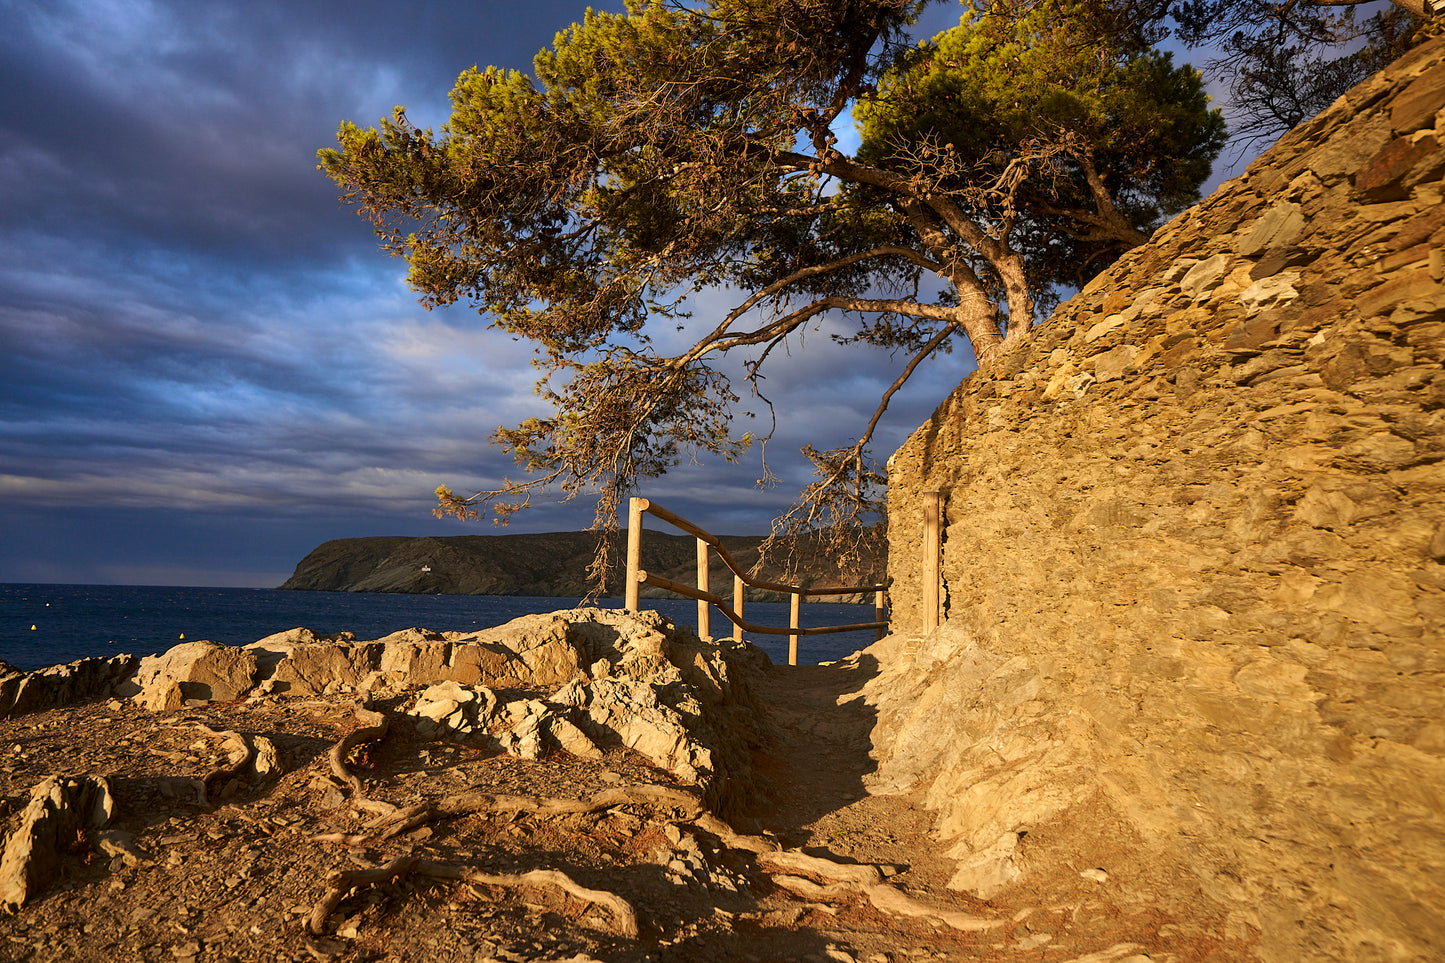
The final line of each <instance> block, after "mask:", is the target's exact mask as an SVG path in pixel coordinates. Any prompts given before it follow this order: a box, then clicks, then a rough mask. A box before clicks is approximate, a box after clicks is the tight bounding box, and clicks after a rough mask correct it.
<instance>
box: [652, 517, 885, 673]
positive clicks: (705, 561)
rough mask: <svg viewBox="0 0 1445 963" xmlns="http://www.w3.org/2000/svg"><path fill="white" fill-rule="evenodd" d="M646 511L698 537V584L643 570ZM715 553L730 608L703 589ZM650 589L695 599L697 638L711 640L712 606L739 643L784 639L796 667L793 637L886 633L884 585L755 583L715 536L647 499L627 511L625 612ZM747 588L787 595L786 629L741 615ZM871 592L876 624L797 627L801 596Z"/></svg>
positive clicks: (717, 596) (796, 657) (789, 661)
mask: <svg viewBox="0 0 1445 963" xmlns="http://www.w3.org/2000/svg"><path fill="white" fill-rule="evenodd" d="M644 512H646V513H647V514H649V515H653V516H655V517H657V518H660V519H662V520H663V521H665V522H667V523H668V524H670V525H672V526H673V527H675V528H679V529H681V530H682V531H684V532H687V533H688V534H689V535H692V536H693V537H694V538H696V539H697V586H696V587H695V588H694V587H693V586H690V585H684V584H682V583H681V582H674V581H673V580H671V579H667V578H663V577H662V576H660V575H652V574H650V573H648V572H644V571H642V568H641V565H642V515H643V513H644ZM709 548H711V549H715V550H716V551H717V553H718V557H719V558H721V559H722V562H723V564H724V565H726V566H727V567H728V570H729V571H731V572H732V573H733V601H732V604H731V605H729V604H728V603H727V600H726V599H724V598H723V597H722V596H721V595H714V594H713V593H712V592H711V591H709V586H708V567H709V564H710V562H709V556H708V549H709ZM644 583H646V584H647V585H654V586H656V587H657V588H660V589H665V590H667V591H669V592H676V593H677V594H678V595H685V596H687V597H688V598H691V599H696V600H697V634H698V637H699V638H703V639H707V638H711V637H712V632H711V626H710V625H709V615H710V613H709V611H708V607H709V606H713V607H715V608H716V609H717V610H718V611H719V612H721V613H722V614H723V615H724V616H725V617H726V618H727V619H728V621H730V622H732V624H733V638H734V639H737V640H738V641H742V637H743V632H752V633H753V634H755V635H786V636H788V665H797V664H798V637H799V636H802V635H826V634H828V633H833V632H859V631H864V630H866V629H874V630H876V631H877V633H878V638H880V639H881V638H883V636H884V634H886V632H887V630H888V619H887V614H886V612H885V611H884V597H883V593H884V590H885V588H886V586H883V585H859V586H855V587H852V588H802V587H801V586H797V585H779V584H777V583H775V582H764V581H762V580H761V579H755V578H753V577H751V576H750V575H748V574H747V573H746V572H744V571H743V570H742V568H741V567H740V566H739V565H738V563H737V562H736V561H734V560H733V557H732V556H731V555H729V554H728V550H727V549H726V548H724V547H723V544H722V542H721V541H720V540H719V539H718V537H717V536H716V535H713V534H710V533H709V532H705V531H703V530H702V529H701V528H698V527H697V526H696V525H694V524H692V523H691V522H689V521H688V520H687V519H685V518H682V517H681V516H679V515H674V514H673V513H672V512H670V511H668V510H667V509H665V508H663V507H662V506H661V505H655V504H653V503H652V502H650V501H648V500H647V499H646V498H634V499H632V501H631V503H630V505H629V508H628V512H627V599H626V603H625V604H626V606H627V609H628V610H629V611H632V612H636V611H637V610H638V603H639V598H640V589H641V586H642V585H643V584H644ZM747 586H752V587H753V588H756V589H761V590H763V591H766V592H779V593H782V594H785V595H788V596H789V598H790V600H791V602H792V605H791V615H790V617H789V620H788V621H789V625H788V627H787V628H776V627H772V626H766V625H754V624H753V623H751V622H748V621H746V620H745V619H744V617H743V590H744V588H745V587H747ZM867 592H872V593H873V614H874V616H875V621H872V622H860V623H857V624H855V625H828V626H818V627H813V628H802V627H800V626H799V624H798V623H799V615H800V609H801V603H802V600H803V599H804V598H816V597H821V596H829V595H857V594H862V593H867Z"/></svg>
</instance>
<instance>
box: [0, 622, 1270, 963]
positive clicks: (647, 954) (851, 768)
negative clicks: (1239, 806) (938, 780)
mask: <svg viewBox="0 0 1445 963" xmlns="http://www.w3.org/2000/svg"><path fill="white" fill-rule="evenodd" d="M691 644H692V645H693V646H694V647H695V646H696V645H697V643H696V640H693V641H692V643H691ZM590 654H596V653H595V652H592V653H590ZM622 662H623V665H622V666H621V667H625V665H626V663H627V660H626V659H625V658H624V659H623V660H622ZM867 664H868V660H867V658H866V657H865V658H864V659H862V660H857V659H855V660H850V661H846V662H843V663H839V664H837V665H832V666H812V667H799V668H789V667H786V666H766V665H764V664H762V663H761V662H760V661H759V660H756V659H754V658H749V659H746V660H743V661H742V662H735V663H734V664H733V666H732V675H731V677H730V679H729V685H730V686H731V687H732V690H733V691H732V693H731V695H730V696H729V698H728V699H726V700H714V702H715V705H714V708H716V706H717V705H720V704H721V703H722V702H728V703H729V704H731V705H732V706H733V708H734V709H736V708H737V707H738V706H740V705H745V706H747V707H748V713H749V714H750V715H751V716H752V717H753V722H752V723H751V724H746V725H744V728H746V729H747V732H746V733H744V734H743V735H742V736H740V737H737V738H733V739H731V741H730V740H729V739H728V738H723V737H719V736H717V735H716V734H714V735H713V736H712V737H711V738H712V741H713V743H714V744H713V747H712V749H713V755H712V756H709V755H708V754H707V753H706V752H702V753H699V752H698V751H693V752H692V753H691V755H687V758H689V759H692V760H693V762H694V763H697V764H698V765H699V766H702V765H703V762H706V761H707V760H708V759H709V758H711V759H713V778H714V780H717V779H721V778H722V774H723V773H724V769H725V767H724V766H723V765H722V763H721V760H722V758H723V757H724V756H726V755H727V752H726V751H725V746H724V745H723V743H729V744H733V745H739V744H740V745H745V746H746V747H747V752H746V755H747V757H748V761H749V763H750V765H751V771H749V772H747V773H744V772H742V771H741V769H740V768H739V766H740V764H739V763H738V762H737V761H736V760H733V761H732V762H730V763H729V764H728V765H729V766H730V767H731V769H730V770H729V771H728V773H727V778H728V779H729V780H730V781H731V789H729V790H726V791H717V786H716V782H714V785H713V791H706V792H705V791H703V790H702V789H701V788H700V786H701V785H702V784H706V783H707V782H708V779H707V776H708V772H707V771H703V772H701V777H702V778H700V779H699V778H692V777H693V776H695V775H697V773H696V772H694V770H693V769H690V768H689V766H688V765H685V764H680V763H678V764H672V765H668V764H667V763H668V760H669V759H672V760H673V761H674V762H676V760H677V759H680V758H682V755H686V754H678V753H676V752H674V755H673V756H670V757H667V758H663V757H661V756H659V754H658V751H657V749H656V746H655V745H652V744H651V743H649V742H648V741H647V740H646V739H643V738H640V737H635V736H632V737H628V738H627V739H624V740H622V741H623V742H624V743H625V742H628V741H630V742H631V743H632V744H633V748H628V747H627V746H626V745H625V744H618V743H617V742H616V741H612V742H609V741H608V740H607V739H605V738H600V736H601V734H602V730H601V729H600V728H599V727H598V726H595V725H593V724H592V722H590V721H589V719H588V717H587V716H586V715H585V713H583V712H582V710H580V709H576V708H575V707H574V708H573V709H571V710H569V711H570V712H571V716H570V717H571V718H574V719H576V720H577V721H578V723H579V725H581V726H582V727H583V728H584V729H585V730H586V731H587V734H588V736H597V737H599V738H598V739H597V742H596V748H595V749H593V750H589V749H588V748H587V746H588V744H589V740H585V739H584V740H581V741H579V742H578V743H577V744H576V745H575V746H574V748H575V749H576V750H577V753H579V754H574V753H571V752H567V751H563V750H561V749H559V748H557V747H556V746H557V743H556V740H555V738H549V739H546V740H541V741H540V742H536V743H534V744H532V746H531V748H530V749H528V748H527V747H526V746H522V745H521V744H520V740H519V739H518V738H516V737H514V736H509V735H508V732H509V731H520V729H521V728H522V726H520V725H518V724H517V719H518V718H520V717H521V715H522V713H521V712H520V711H519V710H518V711H513V713H512V715H511V717H510V719H509V718H508V717H507V715H506V713H505V712H503V711H501V709H499V710H497V711H496V712H495V713H494V715H493V716H492V717H491V718H492V722H491V723H488V722H487V720H486V718H480V719H473V722H474V723H475V726H474V728H475V730H476V731H473V732H470V733H458V732H457V731H454V730H449V729H448V728H447V727H446V725H444V724H441V723H437V722H436V721H435V720H434V719H432V718H429V717H427V716H425V715H416V714H408V711H407V710H408V709H411V710H416V708H417V706H418V703H419V702H420V703H421V704H422V705H423V706H425V705H426V704H428V703H427V700H426V699H425V698H423V696H424V694H425V693H426V692H427V690H428V689H429V687H428V686H427V685H425V684H421V683H418V684H414V685H409V686H408V685H397V686H395V687H392V688H378V689H377V690H376V691H375V692H374V693H373V694H372V699H371V701H369V703H368V706H369V708H363V709H359V708H358V707H359V700H358V696H357V693H354V692H345V693H342V692H337V693H334V694H330V695H298V696H287V695H277V694H275V693H274V692H259V691H257V692H253V693H252V694H251V696H250V697H248V698H245V699H236V700H233V701H229V702H206V701H203V700H197V699H191V700H188V704H186V705H184V706H182V707H180V708H177V709H173V710H170V711H155V710H152V709H148V708H143V707H142V705H141V701H142V700H139V699H132V700H123V699H120V698H110V699H97V700H91V701H88V702H83V703H81V704H75V705H68V706H61V707H56V708H50V709H46V710H43V711H35V712H29V713H25V714H20V715H13V716H12V717H11V718H8V719H4V720H0V818H3V821H4V828H5V830H6V832H7V834H8V840H7V847H6V855H5V859H4V864H3V865H0V890H4V891H5V892H4V893H0V895H5V898H6V899H7V900H10V899H15V896H14V892H15V890H14V886H13V885H11V888H10V889H8V890H6V889H5V886H6V885H7V884H6V881H5V880H6V879H7V878H8V879H9V880H10V883H11V884H13V881H14V878H15V876H16V866H15V864H16V863H17V860H18V859H19V857H18V856H17V855H16V852H17V844H16V840H17V839H18V838H19V837H20V836H22V835H24V832H23V831H22V826H25V825H30V822H27V812H31V813H33V812H35V811H37V806H38V805H39V804H37V803H35V802H34V801H33V797H32V793H33V792H34V790H35V787H37V786H38V785H40V784H42V783H43V782H44V781H45V780H46V779H47V778H48V777H52V776H57V775H59V776H69V777H80V776H90V777H103V778H104V780H105V787H106V788H107V789H108V792H109V795H110V806H109V810H110V816H109V819H108V820H105V819H100V818H96V819H91V818H90V815H91V810H90V809H89V808H86V807H88V805H89V804H88V803H87V804H86V807H81V806H74V807H72V808H73V809H75V810H76V812H77V813H78V817H79V818H77V819H76V820H72V821H71V822H70V823H65V822H64V821H63V820H62V821H60V822H55V821H53V820H52V822H51V823H49V824H48V825H51V826H52V827H59V828H58V829H56V828H52V829H51V830H50V837H51V838H50V840H49V842H50V845H51V846H52V848H53V850H54V852H55V856H56V859H55V861H54V862H53V863H52V864H50V865H49V866H44V867H42V868H41V871H40V872H38V873H34V874H32V878H30V879H29V880H28V889H29V892H28V895H26V896H25V897H24V898H23V905H18V906H13V905H12V907H11V908H12V910H13V911H12V912H9V913H6V914H4V915H0V960H15V961H22V960H24V961H32V960H33V961H50V960H113V961H129V960H144V961H152V963H156V961H165V963H173V961H177V960H180V961H189V960H196V961H212V960H214V961H231V960H235V961H251V960H267V961H270V960H337V961H351V960H377V961H380V960H398V961H401V960H406V961H411V960H432V961H468V963H470V961H487V960H498V961H523V960H525V961H540V960H557V961H562V960H578V961H584V960H601V961H617V963H623V961H643V960H748V961H763V960H867V961H900V960H927V959H960V960H962V959H968V960H974V959H978V960H1007V961H1025V960H1029V961H1034V960H1037V961H1072V963H1086V961H1087V963H1095V961H1098V963H1106V961H1117V960H1126V961H1131V963H1144V961H1155V963H1163V961H1191V960H1206V959H1208V960H1236V959H1242V958H1248V956H1249V952H1248V948H1247V947H1243V946H1240V945H1235V944H1231V943H1229V942H1228V941H1226V940H1224V939H1222V938H1221V937H1219V936H1218V933H1219V931H1220V926H1219V922H1218V921H1217V920H1214V919H1211V918H1209V917H1208V915H1207V914H1204V913H1203V912H1202V911H1200V910H1199V909H1198V903H1197V899H1196V897H1197V890H1196V888H1195V886H1194V885H1193V884H1192V882H1191V877H1190V876H1189V875H1188V874H1187V873H1186V872H1184V870H1183V868H1182V867H1174V866H1169V865H1161V864H1159V863H1158V862H1157V861H1153V860H1150V859H1148V858H1146V857H1145V856H1144V855H1143V854H1142V850H1141V849H1140V848H1139V847H1138V846H1137V845H1136V843H1135V841H1133V840H1130V839H1128V838H1127V837H1126V836H1125V835H1123V833H1122V831H1121V830H1120V829H1119V825H1118V823H1117V822H1116V821H1112V820H1110V818H1109V816H1108V814H1107V811H1106V810H1105V809H1104V808H1103V807H1102V806H1099V807H1095V808H1092V809H1091V808H1090V807H1082V808H1080V809H1076V810H1075V811H1073V812H1072V813H1071V815H1070V822H1069V823H1067V824H1059V825H1055V826H1052V827H1051V828H1050V829H1049V830H1048V831H1047V832H1044V833H1036V834H1034V835H1045V836H1049V837H1050V838H1043V839H1034V838H1033V837H1032V836H1031V837H1030V838H1028V839H1027V840H1026V841H1025V845H1024V847H1023V853H1022V858H1023V859H1024V860H1025V861H1026V863H1027V867H1028V872H1027V873H1026V875H1025V879H1024V880H1023V881H1022V882H1021V883H1020V884H1018V885H1015V886H1012V887H1009V888H1007V889H1005V890H1004V891H1003V892H1002V893H1001V894H999V895H997V896H995V897H994V899H993V900H992V901H984V900H978V899H972V898H969V897H968V896H966V895H962V894H959V893H957V892H955V891H952V890H949V889H947V888H946V886H945V884H946V883H947V881H948V880H949V878H950V876H951V874H952V872H953V861H952V860H949V859H945V858H943V857H941V856H940V855H939V852H940V849H941V847H940V845H939V844H938V843H937V841H935V840H933V839H932V838H931V837H930V835H929V829H930V826H931V818H930V816H929V814H928V813H927V812H926V811H924V810H923V809H922V808H921V806H920V805H918V800H917V799H916V798H913V797H910V796H908V795H893V796H870V795H869V794H867V793H866V792H865V791H864V789H863V776H864V775H865V773H866V772H867V771H868V770H869V769H870V768H871V762H870V757H869V750H870V746H871V744H870V731H871V728H872V724H871V718H872V717H871V710H870V709H869V707H868V706H867V704H866V702H865V701H864V700H863V699H862V698H860V697H859V690H860V689H861V686H862V683H863V681H864V680H865V677H866V676H867V675H868V671H867V669H866V668H864V667H865V666H866V665H867ZM621 667H620V668H621ZM594 669H595V667H594ZM669 678H671V680H672V681H671V682H670V683H666V685H671V686H672V687H673V688H674V689H675V688H676V687H677V678H676V674H675V673H674V674H673V675H672V676H670V677H669ZM448 685H451V686H455V683H448ZM659 685H662V687H663V688H665V687H666V685H663V684H662V683H659ZM744 690H745V691H744ZM488 691H490V692H492V693H494V696H495V701H496V705H498V706H501V707H503V708H505V707H506V706H507V705H508V704H511V705H514V706H523V705H529V706H531V707H532V710H530V711H536V709H537V707H538V706H543V707H547V706H550V707H552V710H553V711H554V712H556V713H558V714H564V713H562V710H561V709H559V708H557V707H558V706H559V705H560V703H559V702H557V701H556V700H558V699H559V698H562V696H561V694H560V693H559V691H558V690H557V687H556V686H530V687H522V686H517V687H513V688H507V687H505V686H497V687H495V688H493V689H490V690H488ZM659 691H661V689H659ZM548 700H552V701H548ZM574 701H576V700H574ZM434 703H435V699H433V700H432V703H431V704H434ZM589 711H592V710H589ZM430 715H431V716H433V717H440V716H443V715H444V713H442V712H437V711H432V712H431V714H430ZM593 716H594V717H598V716H597V713H596V711H593ZM734 716H736V713H734ZM456 718H457V717H455V716H453V717H452V721H453V722H455V720H456ZM598 718H600V717H598ZM711 718H712V723H711V724H712V725H713V726H714V727H716V726H718V725H720V723H719V722H718V720H719V719H720V718H721V716H719V715H717V714H716V713H714V714H713V715H712V717H711ZM446 721H447V720H446V719H445V718H443V719H442V723H445V722H446ZM523 721H524V722H525V720H523ZM378 723H379V724H378ZM609 724H611V725H613V726H614V727H615V728H616V729H617V730H618V731H624V730H626V727H625V726H622V725H621V724H619V723H616V721H615V720H613V721H612V722H611V723H609ZM507 725H511V726H512V727H513V728H512V730H506V726H507ZM383 727H384V729H385V731H384V733H379V732H378V730H381V729H383ZM542 728H543V730H545V731H549V732H556V731H558V730H546V727H545V725H544V726H543V727H542ZM484 730H485V731H484ZM579 731H580V730H579ZM626 731H631V730H626ZM498 733H500V734H501V737H500V739H499V738H498V737H497V734H498ZM504 746H505V747H508V748H507V751H504V748H503V747H504ZM272 748H273V749H274V757H275V765H274V766H272V765H271V763H270V762H269V756H268V751H269V749H272ZM248 750H249V751H251V752H252V754H251V755H247V751H248ZM262 756H267V758H268V761H267V763H266V765H264V766H263V765H261V764H260V763H259V762H258V761H257V760H258V759H260V758H261V757H262ZM528 756H536V758H528ZM699 760H702V762H700V761H699ZM704 768H705V767H704ZM679 773H681V775H679ZM87 785H89V784H87ZM96 785H98V784H96ZM79 786H80V783H75V784H74V785H73V786H72V787H71V788H72V789H74V788H76V787H79ZM82 788H83V787H82ZM92 788H93V787H92ZM64 792H65V787H64V786H57V787H54V788H53V791H52V795H53V796H55V797H57V798H58V797H60V796H63V795H64ZM92 795H94V793H92ZM87 798H90V797H87ZM703 798H710V799H724V800H727V802H726V807H725V814H726V815H727V816H728V817H729V819H730V820H731V822H730V823H724V822H722V821H721V820H719V819H718V818H717V816H716V815H715V814H713V813H709V812H708V811H706V810H705V809H704V808H703V806H702V805H701V800H702V799H703ZM42 822H43V821H42ZM32 835H35V836H37V838H38V837H39V836H43V835H44V833H42V832H40V831H38V830H37V831H35V832H34V833H32ZM535 871H542V872H540V873H538V872H535ZM549 873H554V874H555V873H560V874H564V875H549ZM7 874H8V876H7ZM529 874H531V875H529ZM21 875H22V877H23V873H22V874H21ZM6 894H8V895H6Z"/></svg>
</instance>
